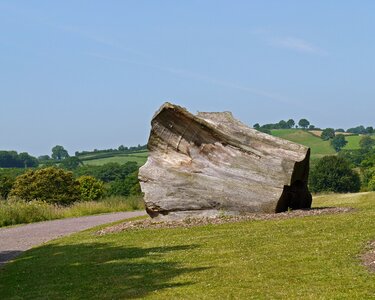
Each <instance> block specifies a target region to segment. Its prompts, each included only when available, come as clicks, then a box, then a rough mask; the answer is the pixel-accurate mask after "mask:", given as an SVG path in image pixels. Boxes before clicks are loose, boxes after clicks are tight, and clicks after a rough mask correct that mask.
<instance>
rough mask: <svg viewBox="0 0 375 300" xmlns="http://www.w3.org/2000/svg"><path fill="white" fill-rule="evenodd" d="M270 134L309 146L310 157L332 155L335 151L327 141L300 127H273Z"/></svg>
mask: <svg viewBox="0 0 375 300" xmlns="http://www.w3.org/2000/svg"><path fill="white" fill-rule="evenodd" d="M271 133H272V135H274V136H277V137H280V138H283V139H286V140H289V141H292V142H295V143H299V144H302V145H305V146H307V147H310V148H311V159H317V158H322V157H323V156H326V155H334V154H335V153H336V152H335V150H334V149H333V148H332V146H331V144H330V142H329V141H323V140H322V139H321V138H320V137H317V136H316V135H313V134H312V133H309V132H308V131H305V130H300V129H275V130H271Z"/></svg>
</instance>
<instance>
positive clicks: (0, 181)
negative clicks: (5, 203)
mask: <svg viewBox="0 0 375 300" xmlns="http://www.w3.org/2000/svg"><path fill="white" fill-rule="evenodd" d="M14 182H15V178H13V177H11V176H8V175H0V199H1V198H2V199H6V198H7V197H8V194H9V193H10V191H11V190H12V187H13V185H14Z"/></svg>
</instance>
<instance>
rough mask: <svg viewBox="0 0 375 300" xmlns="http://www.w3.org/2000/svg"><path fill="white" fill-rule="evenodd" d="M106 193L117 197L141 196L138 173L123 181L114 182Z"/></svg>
mask: <svg viewBox="0 0 375 300" xmlns="http://www.w3.org/2000/svg"><path fill="white" fill-rule="evenodd" d="M108 193H109V194H110V195H118V196H132V195H140V194H141V186H140V184H139V180H138V171H137V172H134V173H132V174H130V175H129V176H127V177H126V178H125V179H124V180H116V181H114V182H113V183H112V184H111V186H110V188H109V191H108Z"/></svg>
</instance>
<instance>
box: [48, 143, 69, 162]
mask: <svg viewBox="0 0 375 300" xmlns="http://www.w3.org/2000/svg"><path fill="white" fill-rule="evenodd" d="M51 157H52V158H53V159H56V160H63V159H65V158H67V157H69V153H68V151H66V150H65V149H64V147H63V146H60V145H56V146H55V147H53V148H52V155H51Z"/></svg>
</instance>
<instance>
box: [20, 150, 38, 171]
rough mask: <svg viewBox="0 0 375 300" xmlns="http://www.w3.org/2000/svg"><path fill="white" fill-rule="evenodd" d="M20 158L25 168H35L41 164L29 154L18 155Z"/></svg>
mask: <svg viewBox="0 0 375 300" xmlns="http://www.w3.org/2000/svg"><path fill="white" fill-rule="evenodd" d="M18 158H19V159H20V160H21V161H22V163H23V165H24V167H25V168H34V167H37V166H38V164H39V162H38V160H37V159H36V158H35V157H33V156H31V155H29V153H27V152H22V153H20V154H18Z"/></svg>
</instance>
